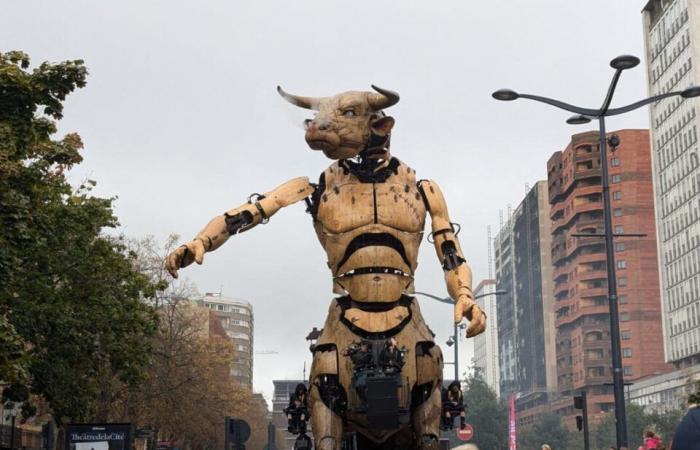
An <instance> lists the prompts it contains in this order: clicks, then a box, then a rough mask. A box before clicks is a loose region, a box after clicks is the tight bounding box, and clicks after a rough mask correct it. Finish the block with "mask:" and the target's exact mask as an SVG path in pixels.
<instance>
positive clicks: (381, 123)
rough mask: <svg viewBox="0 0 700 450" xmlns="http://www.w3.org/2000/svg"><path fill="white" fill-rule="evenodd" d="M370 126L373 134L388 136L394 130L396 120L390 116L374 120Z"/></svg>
mask: <svg viewBox="0 0 700 450" xmlns="http://www.w3.org/2000/svg"><path fill="white" fill-rule="evenodd" d="M369 126H370V128H372V133H374V134H376V135H377V136H388V135H389V133H391V129H392V128H394V118H393V117H390V116H384V117H380V118H378V119H375V120H373V121H372V122H371V123H370V124H369Z"/></svg>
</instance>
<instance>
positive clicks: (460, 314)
mask: <svg viewBox="0 0 700 450" xmlns="http://www.w3.org/2000/svg"><path fill="white" fill-rule="evenodd" d="M465 317H466V318H467V320H468V321H469V327H468V328H467V337H468V338H469V337H474V336H476V335H477V334H481V333H483V332H484V330H485V329H486V314H484V312H483V311H482V310H481V308H479V305H477V304H476V302H475V301H474V300H472V299H471V297H469V296H467V295H460V296H459V298H458V299H457V302H456V303H455V323H459V322H461V321H462V319H463V318H465Z"/></svg>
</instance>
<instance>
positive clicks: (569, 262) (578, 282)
mask: <svg viewBox="0 0 700 450" xmlns="http://www.w3.org/2000/svg"><path fill="white" fill-rule="evenodd" d="M612 134H616V135H618V136H619V138H620V142H621V143H620V146H619V148H617V150H615V151H614V152H611V153H610V154H609V161H608V165H609V168H610V171H609V176H610V196H611V207H612V216H613V217H612V224H613V232H614V233H615V234H623V233H642V234H644V236H642V237H624V236H621V237H616V238H615V244H614V245H615V262H616V274H617V283H618V298H619V310H620V312H619V321H620V334H621V344H622V362H623V370H624V379H625V381H631V382H637V381H638V380H642V379H644V378H647V377H650V376H653V375H658V374H661V373H666V372H668V371H669V370H670V367H669V365H667V364H666V363H665V362H664V360H663V345H662V343H661V339H659V336H661V323H660V321H659V316H660V309H661V304H660V300H659V296H660V294H659V285H658V276H657V274H658V268H657V267H658V266H657V256H656V238H655V235H656V233H655V225H654V204H653V196H652V184H651V162H650V152H649V140H648V132H647V130H620V131H616V132H614V133H610V135H612ZM598 138H599V134H598V132H586V133H580V134H576V135H574V136H572V138H571V142H570V143H569V144H568V146H567V147H566V149H565V150H564V151H561V152H556V153H554V154H553V155H552V157H551V158H550V159H549V161H548V163H547V169H548V182H549V200H550V202H551V212H550V214H551V219H552V263H553V264H554V273H553V279H554V298H555V311H556V329H557V336H556V355H557V357H556V361H557V378H558V386H559V391H560V393H561V395H562V396H564V397H568V398H570V396H572V395H574V394H575V393H577V392H578V391H580V390H581V389H586V390H587V392H588V411H589V413H591V414H592V415H594V416H595V415H596V414H599V413H601V412H606V411H609V410H611V409H612V408H613V392H612V386H610V385H609V384H610V383H611V381H612V371H611V366H612V359H611V340H610V320H609V317H610V316H609V305H608V298H607V293H608V287H607V286H608V285H607V282H608V277H607V269H606V254H605V243H604V241H603V239H602V238H601V237H598V236H593V237H576V236H574V234H575V233H602V232H603V203H602V193H601V172H600V151H599V148H598ZM564 405H566V407H567V409H568V410H569V411H560V412H561V413H562V414H564V415H567V414H569V413H573V408H571V407H570V401H566V402H564Z"/></svg>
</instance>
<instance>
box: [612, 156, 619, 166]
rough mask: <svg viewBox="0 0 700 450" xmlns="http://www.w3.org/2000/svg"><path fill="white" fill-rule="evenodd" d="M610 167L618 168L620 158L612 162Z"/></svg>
mask: <svg viewBox="0 0 700 450" xmlns="http://www.w3.org/2000/svg"><path fill="white" fill-rule="evenodd" d="M610 165H611V166H613V167H618V166H619V165H620V158H613V159H611V160H610Z"/></svg>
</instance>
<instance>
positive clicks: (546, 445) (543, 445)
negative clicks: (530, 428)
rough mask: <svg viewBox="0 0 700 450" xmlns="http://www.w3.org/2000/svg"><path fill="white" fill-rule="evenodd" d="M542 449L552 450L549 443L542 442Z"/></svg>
mask: <svg viewBox="0 0 700 450" xmlns="http://www.w3.org/2000/svg"><path fill="white" fill-rule="evenodd" d="M542 450H552V447H550V446H549V444H542Z"/></svg>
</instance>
